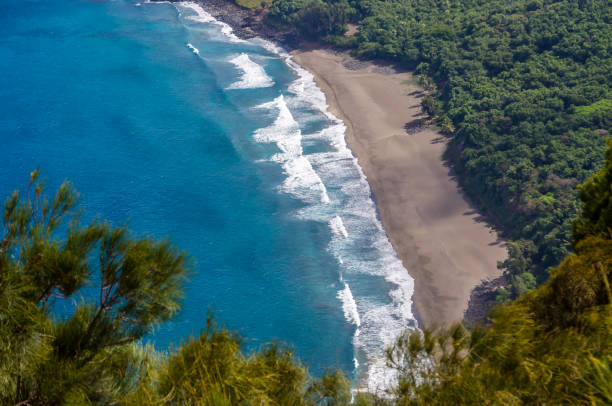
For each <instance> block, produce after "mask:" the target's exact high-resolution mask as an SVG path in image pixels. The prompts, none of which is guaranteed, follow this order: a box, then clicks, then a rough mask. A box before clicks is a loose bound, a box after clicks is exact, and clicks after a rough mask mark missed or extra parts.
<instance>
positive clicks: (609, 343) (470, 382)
mask: <svg viewBox="0 0 612 406" xmlns="http://www.w3.org/2000/svg"><path fill="white" fill-rule="evenodd" d="M611 165H612V145H610V147H609V149H608V153H607V163H606V166H605V168H604V169H602V170H601V171H600V172H599V173H597V174H595V175H594V176H593V177H592V178H590V179H589V180H587V181H586V182H585V185H584V186H582V187H581V198H582V200H583V215H582V216H581V217H580V218H579V219H578V220H577V222H576V227H577V228H578V230H587V232H581V233H578V234H577V237H576V241H575V242H574V249H575V253H574V254H570V255H568V256H567V257H566V258H565V259H564V260H563V261H562V262H561V264H560V265H559V266H558V267H556V268H554V269H552V271H551V277H550V280H549V281H548V282H546V283H544V284H543V285H541V286H540V287H539V288H538V289H536V290H533V291H531V292H528V293H526V294H525V295H523V296H522V297H520V298H518V299H517V300H515V301H514V302H513V303H511V304H506V305H504V306H501V307H499V308H497V309H496V310H495V311H494V313H493V315H492V327H491V328H490V329H488V330H483V329H480V328H477V329H475V330H474V331H472V332H471V333H469V334H468V333H467V332H466V330H465V329H463V328H462V327H461V326H455V327H453V328H452V329H450V330H448V331H443V332H437V333H434V332H431V331H425V332H424V333H423V334H421V333H415V334H412V335H404V336H402V337H401V338H400V339H399V340H398V342H397V343H396V344H395V345H394V346H393V347H392V348H390V349H389V350H388V351H387V354H388V360H389V365H390V366H392V367H394V368H396V369H397V370H398V371H399V373H400V380H399V382H400V384H399V385H398V387H397V388H396V389H395V390H394V392H393V393H394V395H395V397H396V398H395V400H394V402H395V404H401V405H451V404H453V405H454V404H456V405H463V404H483V405H527V404H551V405H553V404H555V405H556V404H576V405H609V404H612V289H611V286H610V280H612V238H610V236H609V234H608V233H607V232H608V231H607V230H610V228H612V217H610V216H608V215H607V214H608V211H607V210H609V209H608V208H609V205H608V200H607V199H608V197H609V190H610V188H611V187H612V179H611V178H610V177H609V173H610V168H611V167H612V166H611ZM582 191H588V192H582ZM606 196H608V197H606ZM602 202H603V203H602ZM516 248H519V247H517V246H515V251H516ZM507 269H510V270H514V271H515V272H516V273H519V275H522V274H523V273H521V272H522V271H523V269H524V263H523V262H522V261H521V260H520V258H519V259H518V260H516V262H513V263H509V264H507Z"/></svg>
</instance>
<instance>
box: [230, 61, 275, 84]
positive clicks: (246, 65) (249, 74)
mask: <svg viewBox="0 0 612 406" xmlns="http://www.w3.org/2000/svg"><path fill="white" fill-rule="evenodd" d="M230 62H231V63H232V64H234V65H235V66H236V67H237V68H238V69H239V70H240V71H242V76H241V77H240V80H239V81H237V82H234V83H232V84H231V85H230V86H229V87H228V89H256V88H260V87H270V86H274V81H273V80H272V79H271V78H270V77H269V76H268V75H267V74H266V71H265V70H264V69H263V68H262V67H261V66H260V65H258V64H257V63H255V62H253V61H252V60H251V59H250V58H249V56H248V55H247V54H245V53H241V54H240V55H238V56H236V57H234V58H232V59H230Z"/></svg>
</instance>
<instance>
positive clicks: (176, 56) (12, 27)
mask: <svg viewBox="0 0 612 406" xmlns="http://www.w3.org/2000/svg"><path fill="white" fill-rule="evenodd" d="M2 10H3V12H2V13H1V14H0V195H4V196H6V195H8V194H9V193H10V192H11V191H12V190H14V189H18V188H23V187H24V186H25V185H26V184H27V181H28V174H29V172H30V171H31V170H32V169H34V168H36V167H40V168H41V171H42V174H43V176H44V178H45V179H46V180H47V185H48V189H49V190H50V191H51V190H53V189H54V188H55V187H57V186H58V185H59V184H60V183H61V182H62V181H63V180H65V179H69V180H70V181H72V182H73V183H74V185H75V187H76V188H77V189H78V191H79V192H80V194H81V202H82V206H83V207H84V208H85V209H86V211H87V217H88V218H93V217H95V216H98V217H100V218H103V219H108V220H110V221H112V222H113V223H115V224H124V223H126V222H128V224H129V226H130V228H131V229H132V230H134V232H135V233H137V234H140V235H143V234H146V235H151V236H154V237H157V238H168V239H170V240H171V241H172V242H173V243H174V244H175V245H177V246H179V247H180V248H182V249H185V250H186V251H187V252H188V253H189V255H190V257H191V258H192V260H193V264H194V266H193V268H194V272H193V274H192V275H191V276H190V279H189V282H188V284H187V286H186V293H185V300H184V304H183V308H182V311H181V312H180V314H179V315H178V316H177V317H176V318H175V319H173V320H172V321H171V322H169V323H166V324H164V325H163V326H161V327H160V329H159V330H158V331H156V332H155V333H154V334H152V335H151V336H149V337H148V339H149V340H151V341H153V342H154V343H155V344H156V346H157V347H160V348H166V347H168V346H169V345H170V344H171V343H173V344H175V345H176V344H180V342H181V340H182V339H184V338H185V337H187V336H188V335H189V334H198V332H199V331H200V328H202V327H203V325H204V323H205V318H206V313H207V311H208V310H209V309H215V313H216V319H217V320H218V321H220V322H221V323H222V324H224V325H226V326H227V327H229V328H231V329H236V330H238V331H240V332H241V333H242V334H243V335H244V336H245V337H247V338H248V339H249V341H248V345H249V346H250V347H251V348H253V347H256V346H257V345H258V344H260V343H262V342H265V341H269V340H281V341H286V342H289V343H291V344H292V345H293V347H294V348H295V350H296V352H297V354H298V355H299V357H300V358H301V359H302V360H303V361H304V362H306V363H307V364H308V365H310V367H311V369H312V370H313V372H315V373H320V372H321V371H322V370H323V369H324V368H325V367H327V366H330V365H331V366H335V367H341V368H343V369H344V370H345V371H346V372H347V373H348V374H349V375H351V374H355V375H354V376H355V377H361V376H363V373H364V371H365V370H366V369H367V365H368V362H369V364H370V367H371V369H370V376H371V377H375V376H376V375H377V372H376V370H374V369H372V365H374V364H376V362H374V361H373V360H372V359H373V357H375V356H376V352H377V351H378V350H380V348H382V346H383V344H384V343H386V342H389V340H391V339H392V338H393V336H394V335H395V334H397V332H398V331H399V330H401V329H402V328H405V327H409V326H411V325H412V323H413V318H412V315H411V313H410V305H411V294H412V279H411V278H410V277H409V276H408V274H407V273H406V271H405V270H404V269H403V268H402V267H401V264H400V263H399V261H398V260H397V259H396V257H395V254H394V253H393V250H392V249H391V246H390V244H389V243H388V240H387V239H386V236H385V234H384V230H383V229H382V227H381V226H380V223H379V221H378V219H377V217H376V213H375V208H374V204H373V202H372V199H371V197H370V191H369V187H368V185H367V183H366V182H365V180H364V178H363V175H362V174H361V171H360V169H359V168H358V167H357V165H356V162H355V160H354V158H353V157H352V155H351V154H350V151H349V150H347V149H346V145H345V144H344V139H343V131H344V127H343V125H342V124H341V123H340V122H339V121H338V120H336V119H335V118H334V117H333V116H331V115H329V114H328V113H326V112H325V103H324V100H323V98H322V94H321V93H320V91H319V90H318V89H316V87H315V86H314V82H313V81H312V78H311V77H310V76H309V75H308V74H307V73H306V72H304V71H302V70H300V68H299V67H297V66H295V65H294V64H293V62H292V61H291V60H290V59H289V58H288V56H287V55H286V54H284V53H283V52H282V51H279V50H277V49H274V48H273V47H272V46H271V44H266V43H264V42H263V41H258V40H252V41H240V40H238V39H237V38H235V37H234V36H233V35H232V34H231V33H230V31H229V28H228V27H226V26H223V25H221V24H219V23H216V22H215V21H212V19H211V18H210V17H209V16H208V15H206V14H205V13H204V12H203V11H202V10H200V9H198V8H197V7H194V6H193V5H189V4H184V5H178V6H174V5H171V4H141V5H140V4H139V3H137V2H136V1H128V0H116V1H85V0H81V1H77V0H40V1H34V0H4V1H3V4H2ZM349 285H350V288H349ZM356 362H357V363H359V365H360V367H359V368H357V369H355V363H356Z"/></svg>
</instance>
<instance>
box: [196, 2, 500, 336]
mask: <svg viewBox="0 0 612 406" xmlns="http://www.w3.org/2000/svg"><path fill="white" fill-rule="evenodd" d="M194 2H196V3H198V4H200V5H201V6H202V7H203V8H204V9H205V10H206V11H207V12H209V13H210V14H211V15H212V16H213V17H215V18H216V19H218V20H219V21H221V22H224V23H226V24H228V25H230V26H231V27H232V28H233V30H234V33H235V34H236V35H237V36H238V37H240V38H244V39H248V38H254V37H259V38H262V39H265V40H268V41H271V42H273V43H277V44H280V45H281V46H282V47H284V48H285V49H287V50H288V51H290V53H291V55H292V57H293V59H294V60H295V62H296V63H298V64H299V65H300V66H302V67H303V68H304V69H306V70H308V71H309V72H310V73H311V74H312V75H313V76H314V78H315V81H316V83H317V86H318V87H319V88H320V89H321V90H322V91H323V93H324V94H325V97H326V103H327V104H328V105H329V111H330V112H331V113H332V114H334V115H335V116H336V117H338V118H339V119H341V120H342V121H343V122H344V123H345V126H346V133H345V139H346V141H347V144H348V146H349V148H350V150H351V151H352V153H353V155H354V156H355V157H356V158H357V161H358V163H359V165H360V167H361V168H362V170H363V172H364V174H365V176H366V177H367V180H368V183H369V184H370V188H371V190H372V194H373V198H374V202H375V204H376V208H377V212H378V215H379V217H380V220H381V222H382V224H383V227H384V228H385V231H386V234H387V238H389V240H390V242H391V244H392V246H393V248H394V250H395V253H396V255H397V256H398V258H399V259H400V260H401V261H402V263H403V265H404V268H406V270H407V272H408V273H409V275H410V276H411V277H412V278H413V279H414V292H413V298H412V301H413V306H412V307H413V315H414V316H415V318H416V319H417V321H418V323H419V325H420V326H421V327H442V326H448V325H450V324H452V323H454V322H459V321H462V320H463V318H464V315H465V311H466V310H467V308H468V303H469V302H470V298H471V296H472V293H473V292H474V291H476V290H477V289H476V288H478V287H480V286H482V285H483V281H488V280H493V279H496V278H499V276H500V275H501V272H500V271H499V270H498V269H497V261H498V260H503V259H504V258H505V257H506V250H505V248H504V245H503V241H502V240H501V239H499V238H498V237H497V235H496V233H495V232H494V231H493V230H492V229H491V228H490V227H489V226H488V225H486V224H485V223H484V222H483V221H482V219H481V216H480V214H479V213H478V211H477V210H476V209H475V208H474V205H473V204H472V203H471V202H469V201H468V199H467V197H466V196H465V194H464V193H463V191H462V190H461V189H460V187H459V185H458V183H457V182H456V180H455V179H454V176H453V174H452V168H449V167H448V165H447V163H446V162H444V161H443V159H442V154H443V153H444V151H445V146H446V138H445V137H444V136H442V135H441V134H439V133H437V132H436V131H435V130H434V129H432V128H430V127H421V125H420V120H421V119H423V118H425V117H424V116H423V115H422V109H421V105H420V98H421V97H422V96H423V95H424V92H423V90H422V89H421V88H420V87H418V86H416V85H414V84H412V83H413V77H412V75H411V74H410V73H408V72H398V71H397V70H396V69H394V68H392V67H390V66H384V65H381V64H376V63H374V62H367V61H362V60H356V59H354V58H352V57H350V56H349V55H348V54H347V53H345V52H336V51H333V50H331V49H327V48H322V47H321V46H320V45H319V44H308V43H306V42H302V43H298V41H297V39H296V38H295V37H294V36H293V35H292V34H291V33H290V32H283V31H280V30H277V29H275V28H272V27H269V26H267V25H265V24H264V23H263V15H262V14H261V13H255V12H252V11H249V10H246V9H243V8H241V7H239V6H237V5H235V4H234V3H231V2H230V1H228V0H206V1H203V0H195V1H194ZM477 306H478V307H486V306H483V305H482V304H480V305H477ZM477 310H478V311H477V313H478V312H480V313H485V312H486V309H477Z"/></svg>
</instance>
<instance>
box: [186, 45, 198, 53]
mask: <svg viewBox="0 0 612 406" xmlns="http://www.w3.org/2000/svg"><path fill="white" fill-rule="evenodd" d="M187 48H189V49H191V52H193V53H194V54H196V55H200V50H199V49H198V48H196V47H194V46H193V45H191V44H189V43H188V44H187Z"/></svg>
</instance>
